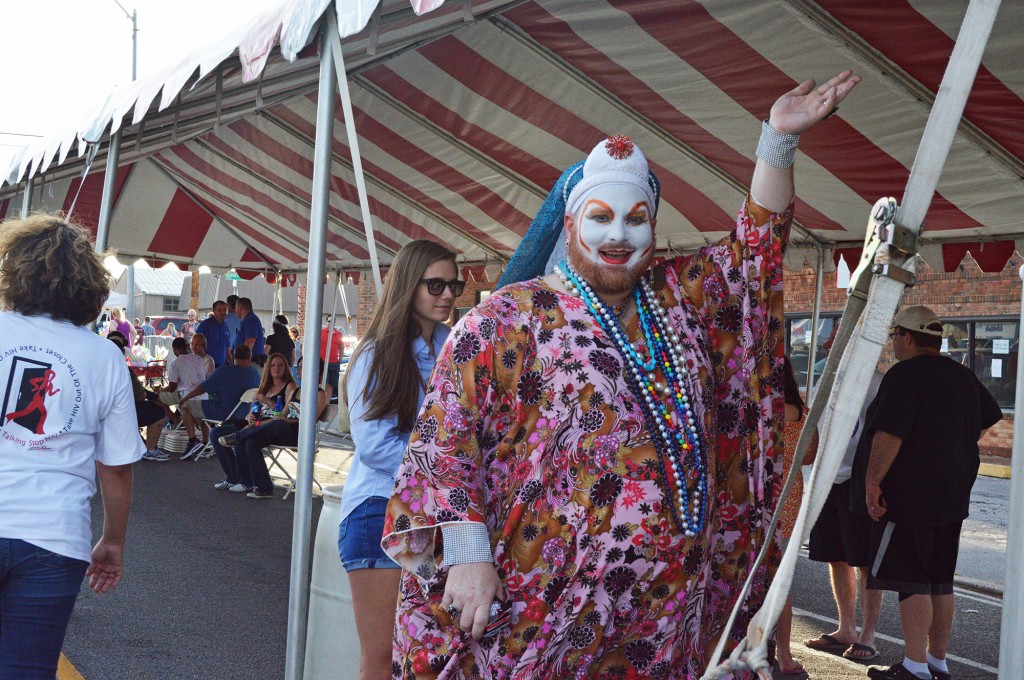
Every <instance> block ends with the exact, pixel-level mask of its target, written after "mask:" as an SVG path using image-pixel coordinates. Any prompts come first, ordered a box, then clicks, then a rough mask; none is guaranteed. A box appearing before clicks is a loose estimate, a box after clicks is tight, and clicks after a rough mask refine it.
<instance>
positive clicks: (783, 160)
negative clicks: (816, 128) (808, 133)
mask: <svg viewBox="0 0 1024 680" xmlns="http://www.w3.org/2000/svg"><path fill="white" fill-rule="evenodd" d="M799 143H800V135H789V134H784V133H782V132H776V131H775V130H774V129H772V126H771V125H769V124H768V121H764V122H763V123H762V124H761V139H760V140H759V141H758V142H757V151H756V152H755V155H756V156H757V157H758V158H760V159H761V160H763V161H764V162H765V163H767V164H768V165H770V166H772V167H773V168H788V167H791V166H792V165H793V161H794V160H795V159H796V147H797V144H799Z"/></svg>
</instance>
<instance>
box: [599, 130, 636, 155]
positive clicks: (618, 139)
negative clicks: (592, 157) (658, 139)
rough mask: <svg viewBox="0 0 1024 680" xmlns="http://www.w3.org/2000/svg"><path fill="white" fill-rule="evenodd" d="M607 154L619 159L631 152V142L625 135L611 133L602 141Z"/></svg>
mask: <svg viewBox="0 0 1024 680" xmlns="http://www.w3.org/2000/svg"><path fill="white" fill-rule="evenodd" d="M604 148H605V150H606V151H607V152H608V155H609V156H611V157H612V158H614V159H615V160H618V161H621V160H623V159H624V158H629V157H630V156H631V155H632V154H633V142H632V141H630V139H629V137H627V136H626V135H613V136H611V137H609V138H608V141H606V142H605V143H604Z"/></svg>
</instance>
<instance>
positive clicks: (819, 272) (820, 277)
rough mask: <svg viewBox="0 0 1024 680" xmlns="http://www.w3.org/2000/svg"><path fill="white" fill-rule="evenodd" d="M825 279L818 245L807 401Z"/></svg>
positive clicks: (810, 387) (816, 356)
mask: <svg viewBox="0 0 1024 680" xmlns="http://www.w3.org/2000/svg"><path fill="white" fill-rule="evenodd" d="M824 279H825V249H824V248H822V247H820V246H819V247H818V266H817V267H815V269H814V306H813V307H812V308H811V347H810V351H809V352H808V354H807V399H806V401H807V403H808V404H809V403H811V397H812V396H814V364H815V362H816V361H817V360H818V324H819V323H821V289H822V285H823V282H824Z"/></svg>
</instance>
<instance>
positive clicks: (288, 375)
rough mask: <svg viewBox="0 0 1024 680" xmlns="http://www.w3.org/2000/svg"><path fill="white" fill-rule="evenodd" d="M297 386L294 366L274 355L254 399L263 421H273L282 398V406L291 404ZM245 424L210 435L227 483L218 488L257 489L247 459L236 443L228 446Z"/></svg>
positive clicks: (219, 428)
mask: <svg viewBox="0 0 1024 680" xmlns="http://www.w3.org/2000/svg"><path fill="white" fill-rule="evenodd" d="M235 358H236V359H237V358H238V355H237V354H236V355H235ZM297 387H298V386H297V385H296V384H295V377H294V376H293V375H292V370H291V367H289V366H288V360H287V359H286V358H285V357H284V355H282V354H271V355H270V359H269V360H268V361H267V365H266V367H265V368H264V369H263V380H262V382H260V386H259V391H258V392H257V393H256V397H255V398H254V399H253V405H254V406H255V405H257V404H258V405H259V407H260V419H263V420H270V419H272V418H273V417H274V409H275V407H276V406H277V399H278V397H280V398H281V402H282V404H284V403H287V402H288V401H289V400H290V399H291V398H292V392H294V391H295V389H296V388H297ZM240 417H241V416H240ZM245 425H246V421H244V420H239V421H238V422H226V423H224V424H222V425H219V426H217V427H215V428H213V430H212V431H211V432H210V441H212V442H213V450H214V451H215V452H216V453H217V460H218V461H219V462H220V466H221V467H222V468H223V469H224V475H225V477H224V481H223V482H219V483H217V484H215V485H214V488H215V489H220V490H226V491H235V492H242V491H246V492H248V491H252V490H253V489H254V488H255V485H254V484H253V480H252V474H251V473H250V471H249V465H248V461H247V460H246V458H245V457H244V456H241V457H240V456H237V455H235V450H234V449H233V448H232V446H233V444H231V443H228V442H233V441H234V437H233V435H234V434H235V433H237V432H238V431H239V430H241V429H242V428H244V427H245Z"/></svg>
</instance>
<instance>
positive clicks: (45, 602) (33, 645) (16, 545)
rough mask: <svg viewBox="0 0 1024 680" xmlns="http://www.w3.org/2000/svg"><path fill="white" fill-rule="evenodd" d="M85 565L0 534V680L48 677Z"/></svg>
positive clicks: (52, 671) (53, 671)
mask: <svg viewBox="0 0 1024 680" xmlns="http://www.w3.org/2000/svg"><path fill="white" fill-rule="evenodd" d="M88 566H89V564H88V563H87V562H83V561H81V560H76V559H74V558H72V557H65V556H64V555H58V554H56V553H52V552H50V551H49V550H43V549H42V548H39V547H36V546H34V545H32V544H31V543H26V542H25V541H22V540H19V539H16V538H0V680H34V679H35V678H47V679H48V680H53V678H54V676H55V675H56V674H57V661H58V660H59V659H60V650H61V646H62V645H63V644H64V633H65V631H66V630H67V627H68V621H69V620H70V619H71V612H72V610H74V608H75V599H76V598H77V597H78V590H79V588H81V586H82V578H83V577H84V576H85V570H86V568H87V567H88Z"/></svg>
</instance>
